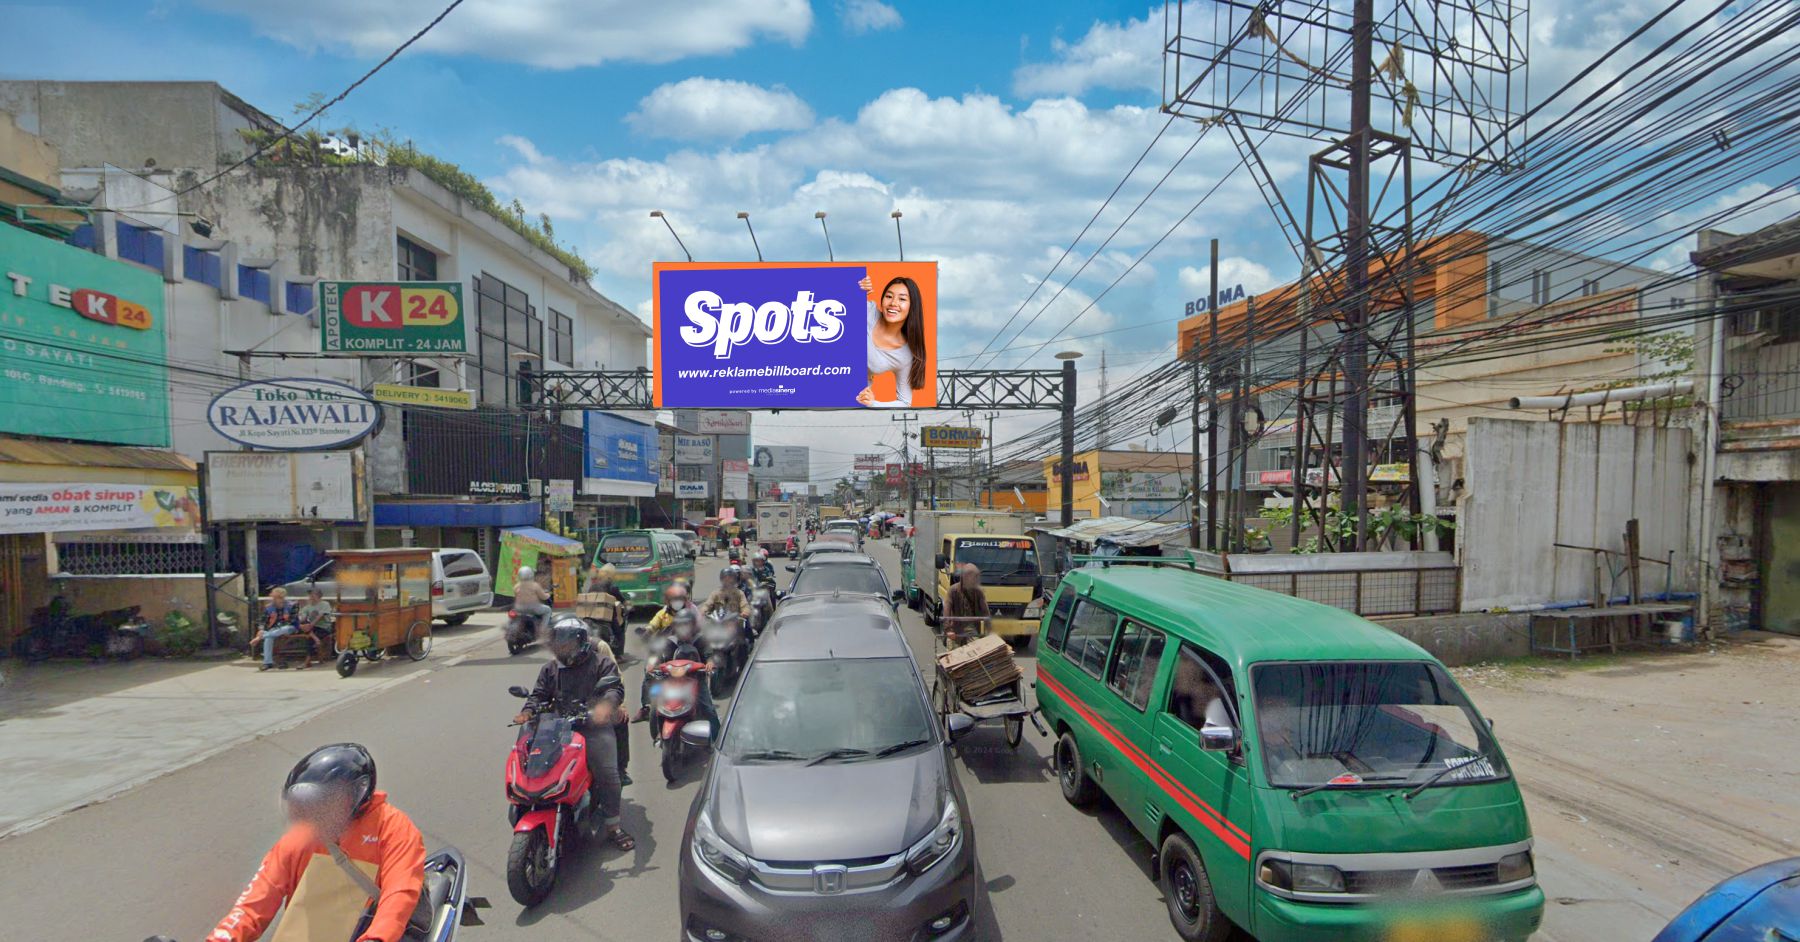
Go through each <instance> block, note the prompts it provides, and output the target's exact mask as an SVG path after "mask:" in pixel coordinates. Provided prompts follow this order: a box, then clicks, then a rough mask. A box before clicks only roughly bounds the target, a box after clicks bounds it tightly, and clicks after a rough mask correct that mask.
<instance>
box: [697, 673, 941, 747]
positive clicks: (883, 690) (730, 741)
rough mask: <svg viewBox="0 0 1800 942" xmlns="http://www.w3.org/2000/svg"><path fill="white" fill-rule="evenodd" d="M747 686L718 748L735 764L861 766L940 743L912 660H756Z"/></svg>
mask: <svg viewBox="0 0 1800 942" xmlns="http://www.w3.org/2000/svg"><path fill="white" fill-rule="evenodd" d="M742 685H743V686H742V689H741V690H740V691H739V693H738V695H737V696H736V697H734V698H733V700H732V709H731V714H730V721H729V722H728V723H727V724H726V726H725V731H724V735H723V737H722V739H721V742H720V745H719V748H720V751H722V752H723V753H724V754H725V755H727V756H730V757H731V758H733V759H735V760H739V761H751V762H788V761H793V760H795V759H800V760H803V761H809V762H825V761H831V760H832V759H837V760H838V761H844V762H854V761H857V760H860V759H865V758H867V757H868V756H869V755H873V754H878V753H880V752H882V751H883V750H896V751H897V750H902V749H910V748H915V747H916V746H923V745H926V744H928V743H930V742H932V741H933V740H934V736H935V734H934V733H933V732H932V724H933V722H935V720H936V718H935V717H933V716H932V715H931V711H930V709H929V708H928V707H927V705H926V702H925V698H924V697H923V696H922V695H921V694H922V691H921V690H920V689H919V679H918V673H917V671H916V670H915V669H914V668H913V664H912V659H911V658H887V657H879V658H843V659H836V660H833V659H818V660H804V661H767V662H765V661H762V660H757V661H755V662H754V663H752V664H751V666H750V668H749V669H748V670H747V671H745V673H744V679H743V681H742ZM803 707H804V709H802V708H803ZM851 750H855V752H854V753H852V752H851Z"/></svg>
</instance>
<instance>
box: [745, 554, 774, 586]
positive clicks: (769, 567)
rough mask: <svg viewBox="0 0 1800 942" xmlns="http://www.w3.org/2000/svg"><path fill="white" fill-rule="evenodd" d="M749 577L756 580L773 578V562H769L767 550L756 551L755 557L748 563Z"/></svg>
mask: <svg viewBox="0 0 1800 942" xmlns="http://www.w3.org/2000/svg"><path fill="white" fill-rule="evenodd" d="M750 578H751V579H752V580H754V581H756V582H762V581H764V580H773V579H774V578H775V564H774V563H772V562H769V551H768V550H766V549H759V550H757V551H756V559H755V560H753V561H752V562H751V563H750Z"/></svg>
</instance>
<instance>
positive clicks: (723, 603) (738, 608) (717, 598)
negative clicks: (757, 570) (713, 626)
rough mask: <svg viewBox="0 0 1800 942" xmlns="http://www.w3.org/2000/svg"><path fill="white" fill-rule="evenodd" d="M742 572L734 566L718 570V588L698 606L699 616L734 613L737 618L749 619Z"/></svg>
mask: <svg viewBox="0 0 1800 942" xmlns="http://www.w3.org/2000/svg"><path fill="white" fill-rule="evenodd" d="M743 580H744V571H743V570H742V569H739V568H738V567H736V566H726V567H725V568H724V569H721V570H719V588H718V589H717V590H715V591H714V592H713V594H711V595H709V596H707V597H706V601H705V602H704V603H702V604H701V606H700V614H702V615H711V614H712V613H714V612H735V613H737V616H738V617H739V618H743V619H748V618H749V617H750V600H749V598H747V597H745V595H744V582H743Z"/></svg>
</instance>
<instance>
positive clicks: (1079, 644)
mask: <svg viewBox="0 0 1800 942" xmlns="http://www.w3.org/2000/svg"><path fill="white" fill-rule="evenodd" d="M1118 623H1119V616H1118V615H1116V614H1114V613H1113V611H1112V609H1109V608H1107V607H1106V606H1104V605H1099V604H1096V603H1095V602H1094V600H1093V599H1082V600H1081V604H1080V605H1079V606H1076V608H1075V618H1074V619H1073V620H1072V621H1071V622H1070V624H1069V637H1068V640H1066V641H1065V642H1064V648H1063V656H1064V657H1066V658H1068V659H1069V661H1070V662H1071V663H1073V664H1074V665H1075V666H1077V667H1079V668H1081V669H1082V670H1084V671H1087V672H1088V673H1089V674H1091V675H1093V676H1094V677H1095V678H1096V679H1098V678H1099V676H1100V667H1101V665H1103V664H1105V663H1106V651H1107V648H1108V647H1110V646H1111V644H1112V636H1113V627H1114V626H1115V625H1117V624H1118Z"/></svg>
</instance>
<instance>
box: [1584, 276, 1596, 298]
mask: <svg viewBox="0 0 1800 942" xmlns="http://www.w3.org/2000/svg"><path fill="white" fill-rule="evenodd" d="M1599 293H1600V282H1599V280H1598V279H1595V278H1583V279H1581V296H1582V297H1584V298H1591V297H1593V296H1594V295H1596V294H1599Z"/></svg>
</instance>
